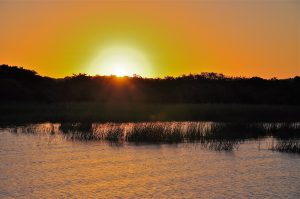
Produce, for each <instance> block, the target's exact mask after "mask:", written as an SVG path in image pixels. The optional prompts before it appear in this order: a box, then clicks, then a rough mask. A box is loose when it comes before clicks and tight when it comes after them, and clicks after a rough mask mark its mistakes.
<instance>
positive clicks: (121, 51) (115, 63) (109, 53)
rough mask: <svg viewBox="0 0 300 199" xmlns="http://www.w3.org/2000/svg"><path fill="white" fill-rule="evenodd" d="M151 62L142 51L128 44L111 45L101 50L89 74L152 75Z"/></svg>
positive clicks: (91, 65)
mask: <svg viewBox="0 0 300 199" xmlns="http://www.w3.org/2000/svg"><path fill="white" fill-rule="evenodd" d="M150 68H151V65H150V62H149V61H148V59H147V57H146V56H145V55H143V54H142V52H140V51H138V50H136V49H133V48H129V47H126V46H111V47H108V48H105V49H103V50H101V52H100V53H99V55H97V56H96V57H95V59H94V60H93V61H92V63H91V64H90V67H89V71H88V73H89V74H101V75H116V76H119V77H122V76H133V75H134V74H138V75H143V76H151V72H150Z"/></svg>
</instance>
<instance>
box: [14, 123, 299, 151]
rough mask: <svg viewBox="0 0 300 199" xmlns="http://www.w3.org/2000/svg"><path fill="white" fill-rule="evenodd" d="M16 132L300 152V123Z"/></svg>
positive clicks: (49, 127) (75, 126)
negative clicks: (257, 144) (253, 145)
mask: <svg viewBox="0 0 300 199" xmlns="http://www.w3.org/2000/svg"><path fill="white" fill-rule="evenodd" d="M12 129H14V132H15V133H27V134H28V133H31V134H34V133H35V134H52V135H53V134H60V135H62V136H63V137H64V138H66V139H68V140H78V141H90V140H104V141H109V142H112V143H119V144H120V143H124V142H133V143H184V142H194V143H199V144H201V145H202V146H203V147H205V148H208V149H213V150H217V151H232V150H236V149H238V147H239V145H240V144H241V143H243V142H244V141H245V140H249V139H261V138H265V137H272V138H273V139H276V140H277V142H276V143H277V145H272V147H271V148H270V149H272V150H276V151H286V152H295V153H299V137H300V125H299V124H298V123H224V122H221V123H214V122H141V123H61V124H59V123H57V124H52V123H46V124H36V125H29V126H23V127H18V128H12Z"/></svg>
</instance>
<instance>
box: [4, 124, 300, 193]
mask: <svg viewBox="0 0 300 199" xmlns="http://www.w3.org/2000/svg"><path fill="white" fill-rule="evenodd" d="M17 131H18V130H17ZM271 142H272V141H271V140H270V139H263V140H260V141H246V142H244V143H243V144H241V145H239V147H238V149H237V150H234V151H231V152H224V151H214V150H209V149H207V148H203V147H202V146H201V145H200V144H193V143H182V144H160V145H158V144H157V145H155V144H140V145H136V144H128V143H123V144H111V143H108V142H103V141H71V140H70V139H66V138H65V137H64V136H62V135H61V134H57V133H55V132H54V133H48V132H44V131H43V132H42V133H38V134H31V133H30V132H29V133H28V132H27V133H26V134H24V133H18V132H17V133H12V132H10V131H9V130H8V129H2V130H0V198H62V197H65V198H67V197H73V198H78V197H82V198H95V197H96V198H152V197H154V198H299V197H300V186H299V185H300V155H297V154H288V153H280V152H273V151H271V150H269V145H270V143H271Z"/></svg>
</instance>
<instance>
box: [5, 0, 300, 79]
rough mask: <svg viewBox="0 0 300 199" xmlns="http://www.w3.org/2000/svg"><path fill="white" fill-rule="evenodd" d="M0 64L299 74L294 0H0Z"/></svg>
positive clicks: (299, 23)
mask: <svg viewBox="0 0 300 199" xmlns="http://www.w3.org/2000/svg"><path fill="white" fill-rule="evenodd" d="M0 25H1V31H0V47H1V48H0V64H8V65H17V66H22V67H24V68H28V69H32V70H35V71H37V72H38V73H39V74H41V75H43V76H51V77H64V76H68V75H72V74H77V73H87V74H89V75H95V74H99V75H110V74H115V75H119V76H122V75H132V74H137V75H141V76H143V77H164V76H180V75H182V74H189V73H201V72H217V73H223V74H225V75H228V76H245V77H250V76H260V77H264V78H272V77H277V78H287V77H294V76H296V75H298V76H300V1H298V0H194V1H190V0H176V1H174V0H161V1H158V0H147V1H145V0H144V1H143V0H136V1H126V0H119V1H116V0H111V1H103V0H102V1H101V0H87V1H83V0H77V1H72V0H64V1H61V0H44V1H38V0H31V1H28V0H0Z"/></svg>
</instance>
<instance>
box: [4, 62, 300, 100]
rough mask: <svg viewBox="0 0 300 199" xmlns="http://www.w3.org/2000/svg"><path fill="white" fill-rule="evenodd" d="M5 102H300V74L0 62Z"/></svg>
mask: <svg viewBox="0 0 300 199" xmlns="http://www.w3.org/2000/svg"><path fill="white" fill-rule="evenodd" d="M0 93H1V98H0V101H1V102H12V101H13V102H47V103H56V102H104V103H107V102H117V103H119V102H123V103H174V104H176V103H225V104H229V103H230V104H233V103H235V104H277V105H278V104H280V105H283V104H285V105H299V104H300V77H298V76H296V77H294V78H288V79H276V78H272V79H262V78H259V77H252V78H245V77H227V76H224V75H223V74H218V73H201V74H195V75H193V74H190V75H182V76H180V77H169V76H168V77H165V78H142V77H140V76H137V75H135V76H133V77H121V78H119V77H116V76H88V75H86V74H75V75H73V76H70V77H65V78H58V79H55V78H50V77H42V76H40V75H38V74H37V73H36V72H35V71H32V70H27V69H23V68H20V67H16V66H8V65H1V66H0Z"/></svg>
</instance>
